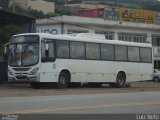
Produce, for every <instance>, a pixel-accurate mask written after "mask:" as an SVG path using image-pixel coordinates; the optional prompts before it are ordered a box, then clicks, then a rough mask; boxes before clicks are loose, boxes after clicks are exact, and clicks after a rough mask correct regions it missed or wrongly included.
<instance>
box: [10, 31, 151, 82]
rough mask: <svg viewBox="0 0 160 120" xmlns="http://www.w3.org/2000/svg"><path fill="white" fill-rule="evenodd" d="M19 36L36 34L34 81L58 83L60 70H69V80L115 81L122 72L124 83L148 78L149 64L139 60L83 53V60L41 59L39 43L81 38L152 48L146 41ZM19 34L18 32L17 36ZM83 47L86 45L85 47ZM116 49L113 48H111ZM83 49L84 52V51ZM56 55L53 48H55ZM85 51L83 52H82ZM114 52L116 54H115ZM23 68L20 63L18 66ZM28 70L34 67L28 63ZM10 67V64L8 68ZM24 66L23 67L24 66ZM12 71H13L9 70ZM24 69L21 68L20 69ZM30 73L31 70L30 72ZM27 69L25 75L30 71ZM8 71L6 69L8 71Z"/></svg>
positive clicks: (80, 38)
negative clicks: (144, 42)
mask: <svg viewBox="0 0 160 120" xmlns="http://www.w3.org/2000/svg"><path fill="white" fill-rule="evenodd" d="M22 35H39V38H40V43H39V63H37V65H36V66H39V73H37V74H39V76H40V80H39V78H38V79H37V81H36V82H58V78H59V74H60V72H61V71H62V70H68V71H69V72H70V74H71V81H70V82H103V83H106V82H116V78H117V74H118V73H119V72H120V71H122V72H124V73H125V75H126V82H133V81H141V80H150V79H151V75H152V72H153V71H152V70H153V64H152V63H141V62H140V61H139V62H128V60H126V61H116V60H113V61H107V60H90V59H87V58H86V56H85V58H83V59H73V58H71V57H70V56H69V58H58V57H57V56H56V55H55V60H53V61H50V62H42V61H41V52H42V49H41V47H42V46H41V42H42V40H43V39H44V38H45V39H49V40H50V41H54V44H55V45H56V40H59V41H60V40H63V41H64V40H66V41H80V42H84V43H86V42H87V43H88V42H91V43H98V44H99V45H100V44H112V45H113V46H115V45H123V46H136V47H146V48H152V46H151V45H149V44H142V43H132V42H123V41H118V40H101V39H90V38H87V37H85V36H83V37H77V36H71V35H49V34H39V33H31V34H22ZM16 36H18V35H16ZM85 49H86V48H85ZM114 50H115V48H114ZM85 52H86V51H85ZM55 54H56V50H55ZM85 54H86V53H85ZM114 54H115V53H114ZM21 67H22V66H21ZM30 67H31V69H32V67H34V66H30ZM8 68H9V69H12V67H11V66H9V67H8ZM24 68H25V67H24ZM12 72H13V73H14V72H15V71H12ZM22 72H23V71H22ZM29 72H30V71H29ZM29 72H28V74H29ZM8 74H9V72H8ZM8 76H9V79H10V80H11V81H12V79H13V77H14V75H12V76H11V75H8Z"/></svg>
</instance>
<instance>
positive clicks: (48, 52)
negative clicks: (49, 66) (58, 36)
mask: <svg viewBox="0 0 160 120" xmlns="http://www.w3.org/2000/svg"><path fill="white" fill-rule="evenodd" d="M41 56H42V62H49V61H54V43H53V42H52V41H47V40H46V41H43V42H42V55H41Z"/></svg>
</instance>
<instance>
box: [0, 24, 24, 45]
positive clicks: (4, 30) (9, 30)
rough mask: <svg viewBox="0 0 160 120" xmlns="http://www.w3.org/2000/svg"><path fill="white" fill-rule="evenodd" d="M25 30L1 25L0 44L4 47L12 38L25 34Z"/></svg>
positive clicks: (14, 26) (11, 25)
mask: <svg viewBox="0 0 160 120" xmlns="http://www.w3.org/2000/svg"><path fill="white" fill-rule="evenodd" d="M24 32H25V30H24V29H22V28H21V27H18V26H16V25H13V24H10V25H1V26H0V42H1V43H0V44H1V45H3V44H5V43H7V42H9V40H10V38H11V36H13V35H15V34H19V33H24Z"/></svg>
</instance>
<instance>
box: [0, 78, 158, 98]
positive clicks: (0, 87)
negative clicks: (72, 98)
mask: <svg viewBox="0 0 160 120" xmlns="http://www.w3.org/2000/svg"><path fill="white" fill-rule="evenodd" d="M148 91H160V82H153V81H147V82H134V83H131V87H129V88H112V87H109V86H105V87H78V88H77V87H71V88H66V89H58V88H56V87H43V88H40V89H33V88H31V87H30V84H28V83H23V84H15V83H14V84H13V83H12V84H8V83H7V84H0V97H20V96H50V95H70V94H96V93H126V92H148Z"/></svg>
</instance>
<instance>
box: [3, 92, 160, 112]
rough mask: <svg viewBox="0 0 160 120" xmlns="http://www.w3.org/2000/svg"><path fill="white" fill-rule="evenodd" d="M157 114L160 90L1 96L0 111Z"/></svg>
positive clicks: (159, 110)
mask: <svg viewBox="0 0 160 120" xmlns="http://www.w3.org/2000/svg"><path fill="white" fill-rule="evenodd" d="M31 113H32V114H46V113H47V114H48V113H52V114H53V113H56V114H66V113H67V114H110V113H111V114H148V113H149V114H158V113H160V92H135V93H103V94H81V95H76V94H72V95H57V96H30V97H3V98H0V114H31Z"/></svg>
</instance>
